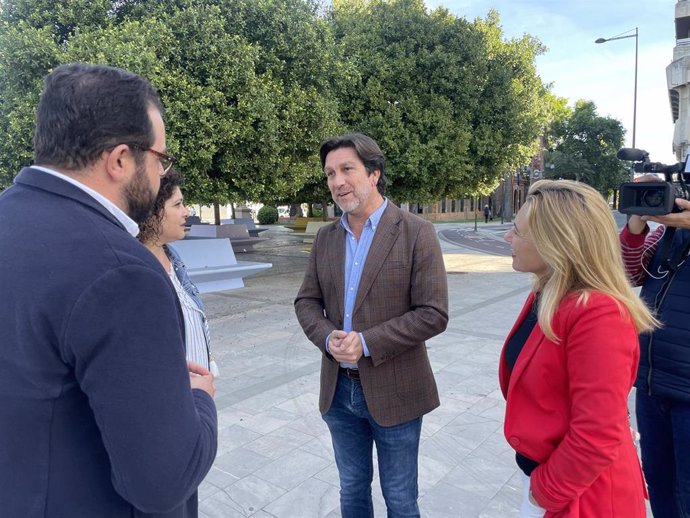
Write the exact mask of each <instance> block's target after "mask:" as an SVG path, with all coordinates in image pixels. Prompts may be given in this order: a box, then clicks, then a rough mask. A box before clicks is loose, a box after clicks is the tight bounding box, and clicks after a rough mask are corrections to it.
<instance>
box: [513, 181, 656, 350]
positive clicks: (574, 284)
mask: <svg viewBox="0 0 690 518" xmlns="http://www.w3.org/2000/svg"><path fill="white" fill-rule="evenodd" d="M525 210H526V211H527V226H528V232H529V234H530V235H531V236H532V239H533V240H534V244H535V246H536V248H537V251H538V252H539V255H540V256H541V257H542V259H543V260H544V262H545V263H546V264H547V266H548V267H549V272H548V273H547V274H546V275H544V276H543V277H541V278H539V279H537V280H536V282H535V287H534V289H535V291H537V292H540V300H539V310H538V318H539V325H540V327H541V328H542V331H543V332H544V334H545V335H546V336H547V337H548V338H549V339H551V340H555V341H559V337H557V336H556V334H555V333H554V330H553V328H552V326H551V323H552V320H553V316H554V314H555V312H556V310H557V309H558V305H559V304H560V302H561V300H562V299H563V297H565V296H566V295H567V294H569V293H578V292H579V293H580V298H579V299H578V303H582V304H584V303H586V302H587V298H588V296H589V293H590V292H591V291H599V292H603V293H606V294H608V295H610V296H611V297H613V298H614V299H616V300H617V301H618V303H619V305H620V306H621V314H622V315H625V314H626V312H625V311H624V310H625V309H627V312H628V313H629V314H630V318H631V320H632V322H633V324H634V325H635V327H636V329H637V331H638V332H643V331H649V330H651V329H653V328H655V327H657V326H658V325H659V324H658V321H657V320H656V319H655V318H654V316H652V314H651V313H650V311H649V309H648V308H647V306H645V304H644V303H643V302H642V300H640V298H639V297H638V296H637V295H636V294H635V292H634V291H633V289H632V287H631V285H630V281H629V280H628V277H627V275H626V273H625V268H624V266H623V259H622V255H621V247H620V242H619V240H618V229H617V227H616V223H615V221H614V219H613V216H612V214H611V210H610V209H609V206H608V204H607V203H606V201H605V200H604V198H603V197H602V196H601V194H600V193H599V192H597V191H596V190H594V189H593V188H592V187H590V186H589V185H586V184H583V183H579V182H574V181H571V180H558V181H554V180H540V181H538V182H535V183H534V184H532V186H531V187H530V190H529V193H528V196H527V199H526V201H525Z"/></svg>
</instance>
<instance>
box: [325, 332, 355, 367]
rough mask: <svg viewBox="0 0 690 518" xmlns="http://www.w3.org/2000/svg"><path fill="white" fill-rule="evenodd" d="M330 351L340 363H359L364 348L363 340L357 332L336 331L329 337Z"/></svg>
mask: <svg viewBox="0 0 690 518" xmlns="http://www.w3.org/2000/svg"><path fill="white" fill-rule="evenodd" d="M328 350H329V352H330V353H331V356H333V358H335V359H336V360H337V361H338V362H340V363H357V361H358V360H359V359H360V358H361V357H362V354H363V350H364V348H363V347H362V339H361V337H360V336H359V333H357V332H356V331H350V332H347V331H342V330H335V331H333V332H332V333H331V335H330V336H329V337H328Z"/></svg>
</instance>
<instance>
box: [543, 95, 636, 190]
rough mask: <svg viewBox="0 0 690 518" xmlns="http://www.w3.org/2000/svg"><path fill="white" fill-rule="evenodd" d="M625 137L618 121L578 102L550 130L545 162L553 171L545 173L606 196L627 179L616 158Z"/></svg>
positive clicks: (593, 106)
mask: <svg viewBox="0 0 690 518" xmlns="http://www.w3.org/2000/svg"><path fill="white" fill-rule="evenodd" d="M624 136H625V134H624V130H623V126H622V124H621V123H620V121H618V120H616V119H612V118H610V117H601V116H599V115H597V110H596V106H595V105H594V103H593V102H591V101H583V100H580V101H578V102H577V103H576V104H575V108H574V109H572V110H569V111H568V113H567V114H565V116H563V117H561V118H560V119H559V120H556V121H555V122H554V123H553V124H552V126H551V131H550V137H551V140H552V142H551V145H550V147H549V152H548V153H547V156H546V161H547V162H548V163H549V164H551V165H552V166H553V167H547V168H546V173H547V175H548V176H549V177H553V178H567V179H570V180H578V181H581V182H584V183H587V184H589V185H591V186H592V187H594V188H595V189H597V190H598V191H600V192H601V193H602V194H605V195H606V194H608V193H609V192H610V191H612V190H614V189H617V188H618V186H619V185H620V183H621V182H623V181H625V180H626V179H627V175H628V171H627V169H626V166H625V164H624V163H623V162H621V161H620V160H618V159H617V158H616V152H617V151H618V149H619V148H620V147H621V146H622V145H623V138H624Z"/></svg>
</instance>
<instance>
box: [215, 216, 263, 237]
mask: <svg viewBox="0 0 690 518" xmlns="http://www.w3.org/2000/svg"><path fill="white" fill-rule="evenodd" d="M220 224H221V225H246V226H247V231H248V232H249V235H250V236H251V237H259V234H260V233H261V232H264V231H265V230H268V229H267V228H258V227H257V226H256V223H254V220H253V219H252V218H235V219H232V218H230V219H221V220H220Z"/></svg>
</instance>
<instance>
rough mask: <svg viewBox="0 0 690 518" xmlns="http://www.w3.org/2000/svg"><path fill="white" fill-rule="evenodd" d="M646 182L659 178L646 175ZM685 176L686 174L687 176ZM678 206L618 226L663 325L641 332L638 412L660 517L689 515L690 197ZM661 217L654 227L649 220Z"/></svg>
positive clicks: (634, 276) (637, 282)
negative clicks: (689, 253) (676, 208)
mask: <svg viewBox="0 0 690 518" xmlns="http://www.w3.org/2000/svg"><path fill="white" fill-rule="evenodd" d="M641 180H642V181H647V182H648V181H660V179H659V178H658V177H657V176H655V175H646V176H645V177H642V178H641ZM686 181H687V180H686ZM675 203H676V206H677V207H678V208H679V209H680V211H678V212H673V213H671V214H666V215H663V216H637V215H632V216H630V219H629V220H628V223H627V225H626V226H625V227H624V228H623V230H622V231H621V233H620V240H621V245H622V249H623V259H624V261H625V266H626V269H627V271H628V274H629V276H630V278H631V280H632V283H633V285H634V286H642V290H641V292H640V296H641V298H642V300H643V301H645V302H646V303H647V304H648V305H649V306H650V307H651V308H652V309H653V310H654V311H655V314H656V317H657V318H658V319H659V321H660V322H661V324H662V325H661V327H660V328H659V329H657V330H655V331H654V332H653V333H651V334H642V335H640V368H639V371H638V373H637V380H636V381H635V386H636V387H637V391H636V394H635V398H636V399H635V417H636V419H637V425H638V428H639V431H640V449H641V453H642V469H643V470H644V474H645V479H646V481H647V487H648V489H649V501H650V504H651V507H652V511H653V513H654V517H655V518H684V517H687V516H690V319H689V318H688V313H689V312H690V263H688V260H687V257H688V251H689V250H690V201H688V200H684V199H681V198H676V200H675ZM650 221H651V222H655V223H660V224H661V225H658V226H657V227H656V228H655V229H654V230H653V231H652V230H650V228H649V225H648V224H647V223H648V222H650Z"/></svg>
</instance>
